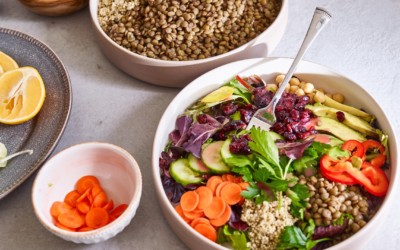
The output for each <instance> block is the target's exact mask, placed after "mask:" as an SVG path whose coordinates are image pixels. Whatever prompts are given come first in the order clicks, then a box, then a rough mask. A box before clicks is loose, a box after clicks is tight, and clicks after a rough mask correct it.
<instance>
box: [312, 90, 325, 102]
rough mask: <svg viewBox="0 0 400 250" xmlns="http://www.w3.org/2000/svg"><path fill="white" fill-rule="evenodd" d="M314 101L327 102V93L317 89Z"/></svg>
mask: <svg viewBox="0 0 400 250" xmlns="http://www.w3.org/2000/svg"><path fill="white" fill-rule="evenodd" d="M314 101H315V102H319V103H324V102H325V95H324V93H322V92H320V91H317V92H316V93H315V95H314Z"/></svg>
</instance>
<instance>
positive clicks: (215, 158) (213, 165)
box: [201, 141, 231, 174]
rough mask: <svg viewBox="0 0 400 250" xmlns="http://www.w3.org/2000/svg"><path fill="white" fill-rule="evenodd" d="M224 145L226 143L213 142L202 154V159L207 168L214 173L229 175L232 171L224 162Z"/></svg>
mask: <svg viewBox="0 0 400 250" xmlns="http://www.w3.org/2000/svg"><path fill="white" fill-rule="evenodd" d="M223 144H224V141H216V142H212V143H210V144H209V145H207V146H206V147H205V148H203V151H202V152H201V159H202V160H203V162H204V164H206V166H207V167H208V168H209V169H210V170H211V171H212V172H214V173H219V174H221V173H228V172H230V170H231V169H230V167H229V166H228V165H226V164H225V163H224V161H223V160H222V156H221V148H222V146H223ZM228 150H229V148H228Z"/></svg>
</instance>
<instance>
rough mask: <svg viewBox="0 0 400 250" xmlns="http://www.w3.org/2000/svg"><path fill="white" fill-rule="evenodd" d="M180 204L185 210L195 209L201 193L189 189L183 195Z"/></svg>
mask: <svg viewBox="0 0 400 250" xmlns="http://www.w3.org/2000/svg"><path fill="white" fill-rule="evenodd" d="M180 204H181V206H182V209H183V211H188V212H189V211H193V210H195V209H196V207H197V205H198V204H199V195H198V194H197V193H196V192H194V191H187V192H186V193H184V194H183V195H182V196H181V203H180Z"/></svg>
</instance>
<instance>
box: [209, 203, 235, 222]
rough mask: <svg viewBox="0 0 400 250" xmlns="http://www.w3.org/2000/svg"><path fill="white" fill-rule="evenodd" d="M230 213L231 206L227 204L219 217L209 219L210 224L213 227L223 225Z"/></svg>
mask: <svg viewBox="0 0 400 250" xmlns="http://www.w3.org/2000/svg"><path fill="white" fill-rule="evenodd" d="M231 214H232V210H231V207H230V206H229V205H228V204H227V205H226V208H225V211H224V213H223V214H222V215H221V217H219V218H217V219H212V220H210V224H211V225H213V226H214V227H220V226H223V225H225V224H226V223H227V222H228V221H229V219H230V217H231Z"/></svg>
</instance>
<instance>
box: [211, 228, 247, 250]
mask: <svg viewBox="0 0 400 250" xmlns="http://www.w3.org/2000/svg"><path fill="white" fill-rule="evenodd" d="M218 243H219V244H223V243H230V245H231V246H232V248H233V249H235V250H247V249H249V248H248V247H247V238H246V234H245V233H244V232H241V231H239V230H235V229H233V228H231V227H230V226H228V225H225V226H223V227H220V228H218Z"/></svg>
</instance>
